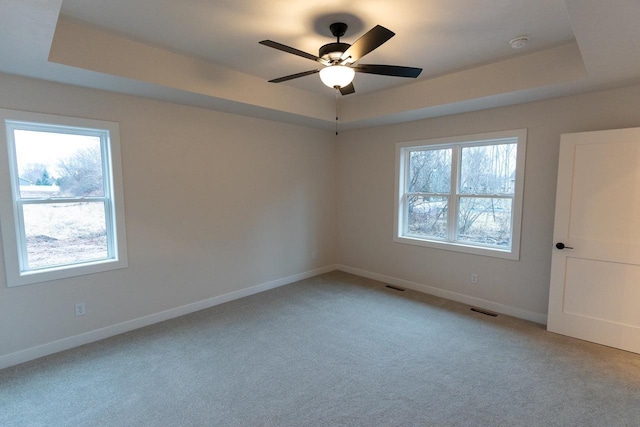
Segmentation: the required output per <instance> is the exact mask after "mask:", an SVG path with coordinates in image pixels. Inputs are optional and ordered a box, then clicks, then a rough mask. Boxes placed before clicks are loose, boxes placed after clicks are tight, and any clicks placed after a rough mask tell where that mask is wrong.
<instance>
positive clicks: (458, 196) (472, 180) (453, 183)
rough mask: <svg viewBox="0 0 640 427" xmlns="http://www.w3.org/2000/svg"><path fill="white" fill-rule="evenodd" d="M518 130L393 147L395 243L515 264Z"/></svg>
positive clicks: (520, 175)
mask: <svg viewBox="0 0 640 427" xmlns="http://www.w3.org/2000/svg"><path fill="white" fill-rule="evenodd" d="M525 145H526V129H521V130H514V131H506V132H494V133H490V134H482V135H468V136H463V137H454V138H440V139H432V140H426V141H413V142H405V143H399V144H397V145H396V167H397V170H396V178H397V182H396V209H395V220H396V221H395V227H396V228H395V230H396V231H395V236H394V240H395V241H396V242H399V243H409V244H414V245H420V246H429V247H435V248H441V249H447V250H453V251H458V252H467V253H473V254H479V255H489V256H495V257H499V258H507V259H519V257H520V255H519V251H520V222H521V215H522V190H523V184H524V182H523V181H524V157H525Z"/></svg>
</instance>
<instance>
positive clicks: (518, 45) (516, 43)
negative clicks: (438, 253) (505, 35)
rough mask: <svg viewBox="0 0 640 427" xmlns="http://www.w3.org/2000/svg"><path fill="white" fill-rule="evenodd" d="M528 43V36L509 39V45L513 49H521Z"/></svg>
mask: <svg viewBox="0 0 640 427" xmlns="http://www.w3.org/2000/svg"><path fill="white" fill-rule="evenodd" d="M528 43H529V36H518V37H516V38H514V39H511V41H510V42H509V44H510V45H511V47H512V48H514V49H522V48H523V47H525V46H526V45H527V44H528Z"/></svg>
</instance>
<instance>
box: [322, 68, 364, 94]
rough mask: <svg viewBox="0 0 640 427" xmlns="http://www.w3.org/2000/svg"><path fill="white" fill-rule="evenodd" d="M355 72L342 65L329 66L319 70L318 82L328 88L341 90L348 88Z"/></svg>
mask: <svg viewBox="0 0 640 427" xmlns="http://www.w3.org/2000/svg"><path fill="white" fill-rule="evenodd" d="M355 74H356V72H355V71H353V69H352V68H350V67H346V66H344V65H330V66H328V67H325V68H323V69H321V70H320V80H322V83H324V84H325V85H326V86H328V87H330V88H336V87H337V88H338V89H339V88H342V87H345V86H348V85H349V84H350V83H351V82H352V81H353V78H354V76H355Z"/></svg>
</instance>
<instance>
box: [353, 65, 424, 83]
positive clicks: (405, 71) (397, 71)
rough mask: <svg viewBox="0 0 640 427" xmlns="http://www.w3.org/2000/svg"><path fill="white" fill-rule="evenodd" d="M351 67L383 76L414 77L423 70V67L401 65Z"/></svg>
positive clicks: (359, 71)
mask: <svg viewBox="0 0 640 427" xmlns="http://www.w3.org/2000/svg"><path fill="white" fill-rule="evenodd" d="M351 68H353V70H354V71H357V72H358V73H369V74H380V75H383V76H393V77H411V78H414V79H415V78H416V77H418V76H419V75H420V73H421V72H422V68H415V67H401V66H400V65H374V64H357V65H352V66H351Z"/></svg>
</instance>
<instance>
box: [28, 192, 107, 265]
mask: <svg viewBox="0 0 640 427" xmlns="http://www.w3.org/2000/svg"><path fill="white" fill-rule="evenodd" d="M22 208H23V214H24V225H25V234H26V240H27V241H26V247H27V262H28V265H29V269H30V270H31V269H37V268H43V267H53V266H60V265H69V264H77V263H81V262H86V261H95V260H100V259H106V258H107V257H108V251H107V233H106V222H105V206H104V203H103V202H80V203H55V204H53V203H51V204H50V203H47V204H29V205H23V206H22Z"/></svg>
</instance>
